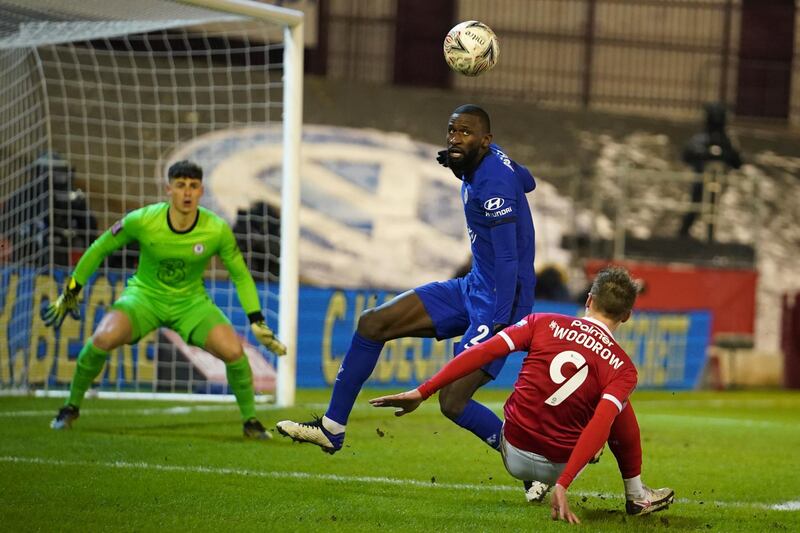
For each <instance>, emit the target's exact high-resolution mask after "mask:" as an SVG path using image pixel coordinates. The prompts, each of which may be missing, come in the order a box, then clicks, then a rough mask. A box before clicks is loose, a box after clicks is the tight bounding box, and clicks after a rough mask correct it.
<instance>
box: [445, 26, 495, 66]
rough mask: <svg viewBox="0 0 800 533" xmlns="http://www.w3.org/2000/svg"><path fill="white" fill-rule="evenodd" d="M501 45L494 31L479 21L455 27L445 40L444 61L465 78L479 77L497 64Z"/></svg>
mask: <svg viewBox="0 0 800 533" xmlns="http://www.w3.org/2000/svg"><path fill="white" fill-rule="evenodd" d="M499 57H500V45H499V44H498V42H497V36H496V35H495V34H494V32H493V31H492V29H491V28H490V27H489V26H487V25H486V24H484V23H483V22H479V21H477V20H467V21H465V22H462V23H460V24H456V25H455V26H453V29H451V30H450V31H449V32H447V35H446V36H445V38H444V59H445V61H447V64H448V66H449V67H450V68H451V69H453V70H454V71H456V72H458V73H459V74H463V75H464V76H478V75H480V74H483V73H484V72H488V71H489V70H491V69H492V67H494V66H495V64H497V59H498V58H499Z"/></svg>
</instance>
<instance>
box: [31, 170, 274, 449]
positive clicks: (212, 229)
mask: <svg viewBox="0 0 800 533" xmlns="http://www.w3.org/2000/svg"><path fill="white" fill-rule="evenodd" d="M167 178H168V184H167V187H166V192H167V195H168V197H169V201H168V202H162V203H157V204H152V205H148V206H145V207H142V208H141V209H137V210H135V211H133V212H131V213H129V214H128V215H126V216H125V217H124V218H123V219H122V220H119V221H118V222H117V223H115V224H114V225H113V226H112V227H111V228H110V229H109V230H107V231H106V232H105V233H103V234H102V235H101V236H100V237H99V238H98V239H97V240H96V241H95V242H94V243H93V244H92V245H91V246H90V247H89V249H88V250H87V251H86V253H85V254H84V255H83V257H81V259H80V261H79V262H78V264H77V265H76V267H75V271H74V272H73V273H72V277H70V278H69V279H68V280H67V284H66V287H65V289H64V292H63V293H62V294H61V296H59V298H58V300H56V302H55V303H53V304H51V305H50V306H49V307H47V308H46V309H45V310H44V311H43V312H42V318H43V319H44V321H45V323H46V324H47V325H48V326H53V327H54V328H58V327H60V326H61V323H62V322H63V321H64V318H65V317H66V315H68V314H69V315H70V316H72V317H73V318H74V319H76V320H77V319H79V318H80V313H79V304H78V294H79V293H80V290H81V287H82V285H84V284H85V283H86V281H87V280H88V279H89V277H90V276H91V275H92V274H93V273H94V271H95V270H97V268H98V267H99V266H100V264H101V263H102V262H103V260H104V259H105V258H106V257H107V256H108V255H109V254H111V253H112V252H114V251H115V250H118V249H120V248H122V247H123V246H125V245H126V244H129V243H131V242H133V241H138V243H139V247H140V255H139V265H138V267H137V269H136V273H135V274H134V275H133V276H132V277H131V278H130V279H129V280H128V283H127V286H126V287H125V290H124V291H123V292H122V295H121V296H120V297H119V299H117V301H116V302H114V304H113V305H112V306H111V310H110V311H109V312H108V313H106V314H105V316H103V319H102V320H101V321H100V324H98V326H97V328H96V329H95V331H94V334H93V335H92V337H91V338H90V339H89V342H87V343H86V345H85V346H84V347H83V349H82V350H81V352H80V355H79V356H78V362H77V365H76V367H75V375H74V376H73V378H72V383H71V384H70V391H69V398H68V399H67V401H66V403H65V404H64V406H63V407H62V408H61V409H60V410H59V412H58V415H57V416H56V418H55V419H54V420H53V421H52V422H51V424H50V427H52V428H53V429H65V428H70V427H71V425H72V423H73V422H74V421H75V420H76V419H77V418H78V416H79V409H80V406H81V401H82V400H83V397H84V395H85V394H86V391H87V390H88V388H89V386H90V385H91V383H92V381H93V380H94V379H95V378H96V377H97V376H98V375H99V374H100V372H101V371H102V370H103V366H104V365H105V362H106V359H107V358H108V355H109V352H111V351H112V350H114V349H116V348H118V347H119V346H121V345H123V344H133V343H136V342H137V341H138V340H139V339H141V338H142V337H143V336H145V335H146V334H147V333H149V332H151V331H153V330H154V329H156V328H158V327H161V326H163V327H168V328H170V329H173V330H174V331H176V332H177V333H178V334H180V336H181V337H182V338H183V339H184V340H185V341H186V342H188V343H189V344H193V345H195V346H200V347H202V348H203V349H205V350H206V351H208V352H210V353H211V354H213V355H214V356H215V357H217V358H219V359H221V360H222V361H224V362H225V371H226V374H227V378H228V385H229V386H230V388H231V390H232V391H233V394H234V396H235V397H236V403H238V404H239V410H240V411H241V415H242V421H243V424H244V426H243V428H244V429H243V431H244V436H245V437H247V438H256V439H269V438H271V437H272V434H271V433H269V432H268V431H266V429H265V428H264V426H263V425H262V424H261V422H259V421H258V419H257V418H256V411H255V394H254V392H253V375H252V371H251V369H250V363H249V362H248V360H247V357H246V356H245V354H244V350H243V348H242V344H241V342H240V341H239V338H238V336H237V335H236V332H235V331H234V329H233V326H231V322H230V320H229V319H228V318H227V317H226V316H225V315H224V314H223V313H222V311H221V310H220V309H219V308H218V307H217V306H216V305H214V303H213V302H212V300H211V298H210V297H209V296H208V294H207V293H206V291H205V286H204V284H203V273H204V272H205V269H206V266H207V265H208V262H209V261H210V260H211V258H212V257H214V256H215V255H219V256H220V258H221V259H222V262H223V263H224V264H225V267H226V268H227V269H228V272H229V273H230V275H231V279H232V280H233V282H234V284H235V285H236V291H237V293H238V295H239V301H240V302H241V304H242V307H243V308H244V311H245V312H246V313H247V316H248V318H249V319H250V328H251V330H252V332H253V335H254V336H255V337H256V338H257V339H258V340H259V342H261V343H262V344H263V345H264V346H266V347H267V349H269V350H270V351H272V352H273V353H275V354H276V355H283V354H285V353H286V348H285V347H284V346H283V344H281V342H280V341H278V339H277V338H275V335H274V334H273V333H272V330H270V328H269V327H267V325H266V323H265V322H264V316H263V315H262V313H261V306H260V305H259V301H258V295H257V293H256V285H255V282H254V281H253V277H252V276H251V275H250V272H249V271H248V270H247V266H246V265H245V263H244V259H242V254H241V252H240V251H239V248H238V246H237V244H236V240H235V239H234V236H233V232H232V231H231V228H230V227H229V226H228V224H227V223H226V222H225V221H224V220H223V219H222V218H220V217H219V216H217V215H216V214H214V213H213V212H211V211H209V210H208V209H206V208H204V207H200V206H199V205H198V203H199V201H200V197H201V196H202V195H203V170H202V169H201V168H200V167H199V166H198V165H197V164H195V163H192V162H190V161H179V162H178V163H175V164H174V165H172V166H170V167H169V170H168V172H167Z"/></svg>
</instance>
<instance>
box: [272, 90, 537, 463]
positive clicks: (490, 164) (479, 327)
mask: <svg viewBox="0 0 800 533" xmlns="http://www.w3.org/2000/svg"><path fill="white" fill-rule="evenodd" d="M439 162H440V163H442V164H443V165H444V166H446V167H448V168H450V170H452V171H453V173H454V174H455V175H456V177H457V178H459V179H460V180H461V181H462V185H461V198H462V201H463V203H464V215H465V217H466V222H467V232H468V234H469V239H470V242H471V248H472V256H473V261H472V268H471V270H470V272H469V273H468V274H467V275H466V276H464V277H462V278H457V279H451V280H448V281H443V282H434V283H429V284H427V285H423V286H421V287H417V288H416V289H412V290H410V291H407V292H404V293H403V294H400V295H399V296H397V297H395V298H394V299H392V300H391V301H389V302H387V303H385V304H383V305H380V306H378V307H376V308H374V309H368V310H366V311H364V313H363V314H362V315H361V317H360V318H359V320H358V326H357V328H356V332H355V334H354V335H353V339H352V342H351V344H350V348H349V350H348V351H347V354H346V355H345V357H344V359H343V361H342V364H341V367H340V368H339V374H338V376H337V377H336V382H335V383H334V385H333V393H332V395H331V401H330V404H329V405H328V410H327V411H326V413H325V416H323V417H322V418H317V419H315V420H313V421H311V422H304V423H297V422H292V421H290V420H284V421H281V422H279V423H278V424H277V429H278V431H279V432H280V433H281V434H283V435H285V436H288V437H291V438H292V439H294V440H296V441H301V442H311V443H313V444H316V445H318V446H320V447H321V448H322V449H323V450H324V451H326V452H328V453H335V452H337V451H338V450H340V449H341V447H342V444H343V443H344V434H345V426H346V424H347V419H348V417H349V416H350V411H351V410H352V408H353V404H354V403H355V400H356V397H357V396H358V393H359V391H360V390H361V387H362V386H363V384H364V382H365V381H366V380H367V378H369V376H370V374H371V373H372V371H373V370H374V368H375V365H376V363H377V362H378V358H379V356H380V353H381V350H382V349H383V345H384V343H385V342H386V341H389V340H392V339H397V338H400V337H436V338H437V339H447V338H452V337H457V336H459V335H461V336H462V339H461V341H460V342H459V343H458V345H457V346H456V347H455V355H458V354H459V353H461V351H463V350H464V349H465V348H466V347H469V346H472V345H474V344H478V343H480V342H482V341H484V340H486V339H488V338H490V337H492V335H494V334H495V333H497V332H498V331H500V330H502V329H503V328H504V327H506V326H507V325H509V324H513V323H515V322H517V321H518V320H520V319H522V318H523V317H525V316H526V315H528V314H529V313H530V312H531V310H532V307H533V289H534V285H535V283H536V277H535V274H534V270H533V256H534V229H533V220H532V218H531V212H530V208H529V207H528V201H527V199H526V197H525V194H526V193H528V192H531V191H532V190H533V189H534V188H535V187H536V183H535V181H534V179H533V176H532V175H531V173H530V172H529V171H528V169H526V168H525V167H524V166H522V165H519V164H517V163H515V162H514V161H512V160H511V159H510V158H509V157H508V156H507V155H506V154H504V153H503V151H502V150H501V149H500V147H498V146H497V145H495V144H492V133H491V123H490V120H489V115H488V114H487V113H486V111H484V110H483V109H482V108H480V107H478V106H475V105H463V106H461V107H458V108H457V109H456V110H455V111H454V112H453V114H452V115H451V116H450V120H449V122H448V126H447V150H446V151H445V152H443V153H440V157H439ZM504 363H505V359H504V358H503V359H498V360H495V361H493V362H492V363H490V364H488V365H486V366H485V367H483V368H482V369H480V370H476V371H475V372H473V373H471V374H469V375H467V376H464V377H463V378H461V379H459V380H457V381H455V382H453V383H451V384H450V385H448V386H446V387H444V388H443V389H442V390H441V391H440V393H439V406H440V408H441V411H442V413H443V414H444V415H445V416H446V417H447V418H449V419H450V420H452V421H454V422H455V423H456V424H458V425H459V426H461V427H463V428H465V429H468V430H470V431H471V432H473V433H474V434H475V435H477V436H478V437H479V438H480V439H482V440H483V441H484V442H486V443H487V444H489V445H490V446H491V447H493V448H495V449H497V448H498V447H499V445H500V434H501V429H502V421H501V420H500V418H499V417H498V416H497V415H495V414H494V413H493V412H492V411H491V410H490V409H488V408H487V407H485V406H483V405H481V404H480V403H478V402H476V401H475V400H473V399H472V395H473V394H474V393H475V391H476V390H478V388H480V387H481V386H483V385H485V384H486V383H488V382H489V381H490V380H493V379H494V378H496V377H497V375H498V373H499V372H500V370H501V369H502V367H503V364H504Z"/></svg>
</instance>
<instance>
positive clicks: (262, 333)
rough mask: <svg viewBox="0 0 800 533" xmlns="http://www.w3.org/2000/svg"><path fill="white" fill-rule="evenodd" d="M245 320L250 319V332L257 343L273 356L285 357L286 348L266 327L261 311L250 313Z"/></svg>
mask: <svg viewBox="0 0 800 533" xmlns="http://www.w3.org/2000/svg"><path fill="white" fill-rule="evenodd" d="M247 318H249V319H250V331H252V332H253V336H254V337H255V338H256V339H257V340H258V342H260V343H261V344H263V345H264V346H266V348H267V350H269V351H270V352H272V353H274V354H275V355H278V356H280V355H286V346H284V345H283V343H282V342H281V341H279V340H278V337H276V336H275V333H274V332H273V331H272V330H271V329H270V327H269V326H267V323H266V322H265V321H264V315H262V314H261V311H256V312H255V313H250V314H249V315H247Z"/></svg>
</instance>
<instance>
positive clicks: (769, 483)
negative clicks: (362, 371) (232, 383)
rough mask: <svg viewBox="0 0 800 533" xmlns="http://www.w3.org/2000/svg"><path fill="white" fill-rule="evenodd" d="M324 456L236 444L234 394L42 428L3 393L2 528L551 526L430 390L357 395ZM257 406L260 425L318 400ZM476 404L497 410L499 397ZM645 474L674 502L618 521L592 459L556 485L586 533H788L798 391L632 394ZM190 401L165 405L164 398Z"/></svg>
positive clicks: (302, 449)
mask: <svg viewBox="0 0 800 533" xmlns="http://www.w3.org/2000/svg"><path fill="white" fill-rule="evenodd" d="M372 395H373V394H372V393H371V392H364V393H362V396H361V397H360V398H359V403H358V407H357V409H356V410H355V412H354V413H353V416H352V417H351V419H350V426H349V429H348V434H347V441H346V444H345V448H344V449H343V450H342V451H341V452H340V453H338V454H336V455H334V456H329V455H327V454H323V453H321V452H320V451H319V450H318V449H317V448H316V447H313V446H311V445H308V444H305V445H300V444H295V443H292V442H291V441H289V440H288V439H284V438H281V437H280V436H277V435H276V438H275V439H274V440H273V441H271V442H266V443H264V442H245V441H243V440H242V439H241V438H240V436H239V435H240V431H241V427H240V424H239V422H238V414H237V412H236V408H235V406H233V405H226V404H223V405H219V404H216V405H210V406H208V409H207V410H203V408H202V406H201V404H183V403H177V402H170V403H166V402H142V401H108V400H106V401H102V400H96V399H89V400H87V401H86V402H85V403H84V406H83V411H82V413H81V418H80V420H78V422H77V423H76V425H75V428H74V429H73V430H72V431H64V432H55V431H52V430H50V429H49V428H48V422H49V420H50V418H51V417H52V415H53V414H54V413H55V411H56V409H57V407H58V406H59V404H60V400H56V399H32V398H0V428H2V429H0V491H2V492H1V493H2V497H0V530H3V531H54V530H58V531H95V530H98V531H102V530H115V531H119V530H121V531H155V530H159V531H186V530H203V531H207V530H219V531H232V530H237V531H251V530H252V531H309V530H317V529H318V528H320V527H323V528H325V530H345V531H404V532H408V531H563V530H564V529H565V528H568V527H569V526H568V525H567V524H564V523H553V522H551V521H550V518H549V508H548V507H547V505H528V504H526V503H525V502H524V497H523V494H522V489H521V486H520V484H519V483H518V482H516V481H514V480H512V479H511V478H510V477H509V476H508V475H507V474H506V472H505V470H504V468H503V465H502V462H501V460H500V457H499V455H498V454H497V453H496V452H494V451H491V450H489V449H488V448H487V447H486V446H485V445H483V444H482V443H480V442H479V441H478V440H477V439H476V438H475V437H473V436H471V435H469V434H467V433H465V432H464V431H463V430H460V429H458V428H456V427H455V426H454V425H453V424H452V423H450V422H449V421H447V420H445V419H444V418H443V417H442V416H441V415H440V414H439V413H438V410H437V407H436V403H435V401H430V402H428V403H427V404H425V405H423V406H422V407H421V408H420V409H419V410H418V411H417V412H415V413H413V414H411V415H409V416H407V417H404V418H395V417H393V416H392V414H391V411H390V410H379V409H373V408H370V407H369V406H368V405H366V399H367V398H369V397H372ZM327 397H328V392H327V391H300V392H299V393H298V407H296V408H293V409H287V410H276V409H268V408H266V407H265V406H261V407H259V416H260V417H261V418H262V420H263V422H264V423H265V425H267V426H270V427H272V426H274V423H275V422H276V421H277V420H281V419H283V418H292V419H308V418H309V416H308V415H309V413H310V412H312V411H313V412H321V411H323V410H324V407H323V405H324V402H326V401H327ZM479 398H480V399H482V400H484V401H487V402H491V405H492V407H493V408H495V409H496V410H497V409H499V407H500V405H501V403H502V401H503V399H504V395H503V393H502V392H491V391H490V392H481V393H480V395H479ZM633 402H634V405H635V406H636V410H637V413H638V416H639V421H640V425H641V427H642V439H643V446H644V454H645V457H644V461H645V464H644V476H643V477H644V480H645V482H646V483H649V484H651V485H653V486H664V485H667V486H670V487H673V488H674V489H675V491H676V493H677V497H678V499H677V501H676V503H675V504H674V505H673V506H672V507H671V508H670V509H669V510H667V511H665V512H661V513H656V514H653V515H651V516H647V517H627V516H626V515H625V513H624V501H623V498H622V484H621V481H620V480H619V474H618V472H617V470H616V463H615V462H614V460H613V457H612V456H611V454H610V453H608V452H606V454H605V455H604V457H603V459H602V460H601V462H600V464H598V465H594V466H591V467H589V468H587V470H586V471H585V472H584V473H583V474H582V476H581V477H580V478H579V479H578V480H577V481H576V482H575V483H574V484H573V486H572V488H571V489H570V494H571V502H572V505H573V508H574V510H575V511H576V513H577V514H578V516H579V517H580V518H581V520H582V521H583V523H582V525H581V526H579V527H580V528H581V529H582V530H585V531H650V530H658V531H667V530H680V531H683V530H702V531H743V532H745V531H746V532H752V531H767V530H770V531H775V532H779V531H800V511H797V510H794V511H784V510H776V509H772V508H771V506H774V505H779V504H785V503H787V502H794V504H793V506H794V507H797V506H798V505H799V504H800V468H798V466H797V463H798V454H800V429H798V427H799V426H800V394H796V393H795V394H792V393H785V392H730V393H706V392H698V393H695V392H678V393H655V392H641V393H637V394H636V396H635V397H634V400H633ZM176 407H185V408H186V409H182V410H181V409H179V410H175V409H173V411H174V412H170V411H168V410H169V409H170V408H176Z"/></svg>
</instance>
